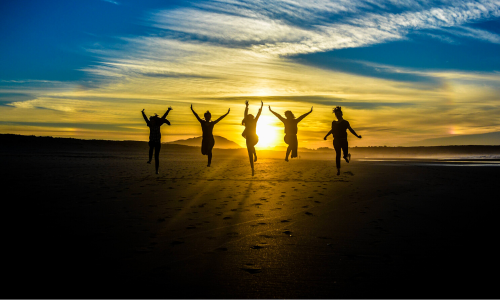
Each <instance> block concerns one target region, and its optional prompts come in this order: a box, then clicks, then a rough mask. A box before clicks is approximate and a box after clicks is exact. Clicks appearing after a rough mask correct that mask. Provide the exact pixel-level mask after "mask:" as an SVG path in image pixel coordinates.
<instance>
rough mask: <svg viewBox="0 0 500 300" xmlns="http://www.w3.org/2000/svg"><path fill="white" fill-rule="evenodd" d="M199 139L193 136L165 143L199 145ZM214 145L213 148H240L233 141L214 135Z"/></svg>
mask: <svg viewBox="0 0 500 300" xmlns="http://www.w3.org/2000/svg"><path fill="white" fill-rule="evenodd" d="M201 139H202V137H201V136H199V137H195V138H190V139H187V140H177V141H173V142H168V143H166V144H175V145H185V146H196V147H201ZM214 139H215V146H214V148H219V149H237V148H241V147H240V145H238V144H236V143H235V142H233V141H230V140H228V139H226V138H224V137H221V136H218V135H215V136H214Z"/></svg>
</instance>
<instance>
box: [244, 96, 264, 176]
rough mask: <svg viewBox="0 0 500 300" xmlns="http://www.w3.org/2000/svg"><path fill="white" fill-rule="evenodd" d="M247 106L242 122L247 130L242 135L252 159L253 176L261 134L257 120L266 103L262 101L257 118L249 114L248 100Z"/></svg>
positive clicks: (249, 156)
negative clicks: (256, 149) (258, 133)
mask: <svg viewBox="0 0 500 300" xmlns="http://www.w3.org/2000/svg"><path fill="white" fill-rule="evenodd" d="M245 106H246V107H245V114H244V117H243V121H242V122H241V125H244V126H245V130H244V131H243V133H242V134H241V135H242V136H243V137H244V138H245V139H246V143H247V151H248V158H249V159H250V166H251V167H252V176H254V173H255V172H254V164H253V163H254V162H256V161H257V152H256V151H255V145H257V143H258V142H259V136H258V135H257V121H258V120H259V117H260V113H261V112H262V107H263V106H264V103H263V102H262V101H260V109H259V112H258V113H257V116H256V117H255V118H254V116H253V115H252V114H248V101H245Z"/></svg>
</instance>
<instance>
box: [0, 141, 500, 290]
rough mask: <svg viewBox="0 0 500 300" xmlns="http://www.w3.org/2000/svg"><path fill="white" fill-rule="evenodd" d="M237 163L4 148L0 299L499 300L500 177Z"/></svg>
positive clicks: (401, 168) (430, 166)
mask: <svg viewBox="0 0 500 300" xmlns="http://www.w3.org/2000/svg"><path fill="white" fill-rule="evenodd" d="M231 153H233V154H231ZM242 153H243V154H244V152H241V151H239V152H238V151H234V152H231V151H217V150H214V158H213V163H212V167H211V168H207V167H206V157H204V156H202V155H200V154H198V153H177V152H172V151H163V152H162V153H161V163H160V174H159V175H155V174H154V165H153V164H152V165H149V164H146V160H147V149H144V151H143V152H126V153H125V152H119V151H116V150H113V151H107V152H106V151H102V152H66V153H55V154H51V153H50V152H49V153H47V152H43V153H41V152H40V153H39V152H37V151H36V149H28V150H26V151H24V152H18V151H17V150H16V151H9V149H8V148H3V152H2V155H1V156H0V160H1V164H2V170H1V173H0V174H1V177H2V182H3V184H4V187H3V190H4V191H6V192H7V193H6V194H5V197H2V204H3V208H4V209H3V215H4V217H3V222H2V225H3V226H2V229H3V230H2V232H3V235H2V237H3V247H2V248H3V250H2V254H3V256H2V257H3V259H4V264H3V265H4V268H3V270H4V271H5V272H4V274H6V275H7V278H8V279H7V280H4V282H3V283H4V284H3V288H2V296H3V297H2V298H498V297H499V293H498V291H497V289H496V281H497V280H496V279H497V277H496V272H497V270H498V267H499V259H498V255H497V253H496V250H497V247H496V239H497V228H498V225H497V220H498V208H499V204H498V199H499V197H498V195H499V193H498V191H497V182H498V175H497V174H498V170H499V167H498V165H495V164H494V163H492V164H483V165H481V164H477V163H476V164H469V163H468V162H462V163H456V162H449V163H442V162H439V163H438V162H436V161H429V160H427V161H405V160H399V161H383V160H380V161H366V160H365V161H362V160H359V159H358V160H357V159H356V158H355V157H354V158H353V161H352V162H351V163H350V164H345V163H344V164H343V168H342V174H341V175H340V176H336V169H335V167H334V166H335V162H334V158H333V157H332V158H331V159H330V160H314V159H294V160H292V161H290V162H289V163H286V162H285V161H284V160H282V159H274V158H266V157H261V158H260V159H259V161H258V162H257V163H256V167H255V169H256V175H255V176H254V177H252V176H251V173H250V167H249V164H248V160H247V158H246V157H245V156H244V155H242Z"/></svg>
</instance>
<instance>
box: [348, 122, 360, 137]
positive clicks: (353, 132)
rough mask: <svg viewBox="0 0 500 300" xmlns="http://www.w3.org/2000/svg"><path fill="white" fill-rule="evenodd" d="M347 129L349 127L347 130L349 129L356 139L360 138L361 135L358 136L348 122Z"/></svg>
mask: <svg viewBox="0 0 500 300" xmlns="http://www.w3.org/2000/svg"><path fill="white" fill-rule="evenodd" d="M347 129H349V131H350V132H351V133H352V134H354V136H356V137H357V138H358V139H360V138H361V136H360V135H358V134H357V133H356V131H354V129H352V128H351V124H349V127H347Z"/></svg>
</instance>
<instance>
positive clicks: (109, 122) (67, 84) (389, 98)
mask: <svg viewBox="0 0 500 300" xmlns="http://www.w3.org/2000/svg"><path fill="white" fill-rule="evenodd" d="M0 5H1V7H0V8H1V9H0V11H1V18H0V32H1V36H2V47H0V65H1V67H0V110H2V112H1V113H2V115H3V116H4V117H3V118H2V119H1V120H0V132H2V133H19V134H36V135H52V136H70V137H78V138H106V139H137V140H145V139H147V128H144V127H145V126H144V124H142V123H141V122H143V121H142V120H141V118H140V115H138V114H137V111H139V112H140V110H141V109H142V108H145V109H146V111H150V113H151V114H152V113H153V112H156V113H161V112H162V110H164V109H166V107H168V106H170V105H171V106H172V107H174V111H173V112H172V116H171V119H172V120H171V121H172V122H173V124H175V125H176V126H178V127H177V128H176V130H175V134H173V133H172V134H169V133H167V132H165V134H164V136H165V138H164V141H169V140H175V139H179V138H188V137H192V136H197V135H199V134H200V132H199V128H198V125H197V123H196V120H195V119H194V118H193V117H192V115H190V111H189V105H190V104H191V103H193V104H194V105H195V108H198V107H199V110H200V111H201V110H206V109H210V110H211V111H212V112H213V113H214V114H215V115H218V114H223V113H224V112H225V111H226V110H227V108H228V107H230V108H231V109H232V114H230V116H229V117H228V118H227V121H226V123H225V124H224V125H222V126H221V132H220V133H219V135H222V136H225V137H226V138H229V139H232V140H235V141H236V142H238V143H240V144H244V141H243V140H242V138H241V136H240V131H241V126H239V127H238V124H239V123H240V121H241V120H240V119H241V115H242V113H243V103H244V100H242V99H249V100H250V103H251V104H252V103H253V104H255V110H256V109H257V104H258V103H259V102H260V101H261V100H263V101H264V102H265V103H266V105H267V104H269V105H272V106H273V107H275V108H276V109H277V110H278V111H281V112H283V111H284V110H286V109H292V110H293V111H294V112H295V114H296V115H298V114H300V113H302V112H306V111H307V110H308V109H309V107H310V106H312V105H314V107H315V113H314V114H313V115H311V117H308V119H306V120H305V121H304V123H303V126H302V129H301V130H300V131H299V138H301V140H303V141H304V142H303V144H302V146H309V147H311V148H315V147H320V146H328V145H330V143H328V144H327V142H323V141H322V139H321V138H322V136H324V133H326V132H327V131H328V128H329V126H330V122H331V121H332V119H333V116H332V115H331V108H332V106H334V105H342V106H343V109H344V111H345V116H346V118H347V119H349V120H351V124H352V125H353V127H354V128H355V129H356V128H360V130H362V131H364V134H363V136H364V138H363V140H357V141H354V140H353V142H354V143H355V144H356V145H360V146H363V145H405V144H410V143H411V144H414V143H415V142H418V141H419V140H428V139H436V138H438V139H439V138H440V137H442V138H444V140H446V138H448V137H450V136H460V135H463V136H470V135H474V134H477V135H484V134H487V133H492V132H500V120H499V118H498V117H497V116H498V113H499V112H500V99H499V96H498V95H500V93H498V92H499V89H500V85H499V83H500V75H499V73H498V71H499V70H500V56H499V54H498V53H500V51H499V50H500V2H499V1H492V0H484V1H459V0H446V1H421V2H413V1H406V0H404V1H396V0H388V1H356V0H354V1H326V0H316V1H295V0H280V1H242V0H234V1H191V2H187V1H111V0H109V1H104V0H89V1H4V2H2V3H1V4H0ZM240 111H241V112H240ZM267 113H268V112H267ZM312 116H314V118H312ZM266 126H267V130H264V128H265V127H266ZM280 126H281V125H280V124H279V121H277V120H275V119H273V117H271V116H267V115H266V118H264V119H263V122H262V126H261V128H262V130H263V131H262V132H266V134H267V133H268V132H273V134H271V135H270V137H269V139H268V140H269V141H268V143H267V145H268V146H270V145H280V143H282V142H281V135H282V128H281V127H280ZM172 128H173V127H172ZM167 130H168V129H167ZM216 134H217V132H216ZM273 139H274V140H276V141H275V142H274V143H273V142H271V140H273ZM455 140H456V139H455ZM491 144H498V141H496V140H494V139H492V140H491Z"/></svg>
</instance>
